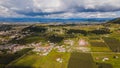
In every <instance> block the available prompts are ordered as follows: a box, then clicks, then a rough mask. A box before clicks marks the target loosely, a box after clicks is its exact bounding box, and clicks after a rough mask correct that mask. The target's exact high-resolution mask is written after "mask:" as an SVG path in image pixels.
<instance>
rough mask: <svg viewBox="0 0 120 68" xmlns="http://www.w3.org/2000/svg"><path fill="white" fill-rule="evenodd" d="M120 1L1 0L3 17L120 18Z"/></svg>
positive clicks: (0, 5)
mask: <svg viewBox="0 0 120 68" xmlns="http://www.w3.org/2000/svg"><path fill="white" fill-rule="evenodd" d="M119 11H120V0H1V1H0V13H1V14H0V16H1V17H55V18H56V17H62V18H64V17H66V18H69V17H119V16H120V14H119Z"/></svg>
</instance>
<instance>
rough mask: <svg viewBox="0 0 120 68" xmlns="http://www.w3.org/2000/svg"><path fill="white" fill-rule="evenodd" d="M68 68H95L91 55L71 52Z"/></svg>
mask: <svg viewBox="0 0 120 68" xmlns="http://www.w3.org/2000/svg"><path fill="white" fill-rule="evenodd" d="M68 68H96V64H95V62H94V61H93V58H92V56H91V54H88V53H78V52H73V53H72V54H71V57H70V60H69V64H68Z"/></svg>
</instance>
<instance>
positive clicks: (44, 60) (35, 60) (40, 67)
mask: <svg viewBox="0 0 120 68" xmlns="http://www.w3.org/2000/svg"><path fill="white" fill-rule="evenodd" d="M69 57H70V53H58V52H56V51H52V52H51V53H50V54H48V55H47V56H40V55H36V54H30V55H26V56H24V57H22V58H21V59H19V60H17V61H16V62H13V63H11V64H10V65H9V66H8V68H11V67H14V68H31V67H32V68H67V65H68V61H69ZM57 58H61V59H62V60H63V62H62V63H60V62H58V61H56V59H57Z"/></svg>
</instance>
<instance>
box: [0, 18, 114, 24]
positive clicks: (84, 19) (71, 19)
mask: <svg viewBox="0 0 120 68" xmlns="http://www.w3.org/2000/svg"><path fill="white" fill-rule="evenodd" d="M112 19H113V18H67V19H64V18H0V22H45V23H49V22H61V23H62V22H65V23H67V22H106V21H109V20H112Z"/></svg>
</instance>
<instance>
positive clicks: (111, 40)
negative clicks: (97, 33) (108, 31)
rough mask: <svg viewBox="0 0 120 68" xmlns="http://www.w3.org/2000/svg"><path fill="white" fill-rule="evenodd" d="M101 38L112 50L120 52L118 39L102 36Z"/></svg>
mask: <svg viewBox="0 0 120 68" xmlns="http://www.w3.org/2000/svg"><path fill="white" fill-rule="evenodd" d="M103 40H104V41H105V42H106V44H107V45H108V46H109V47H110V49H111V50H112V51H113V52H120V41H119V40H118V39H116V38H111V37H103Z"/></svg>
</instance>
